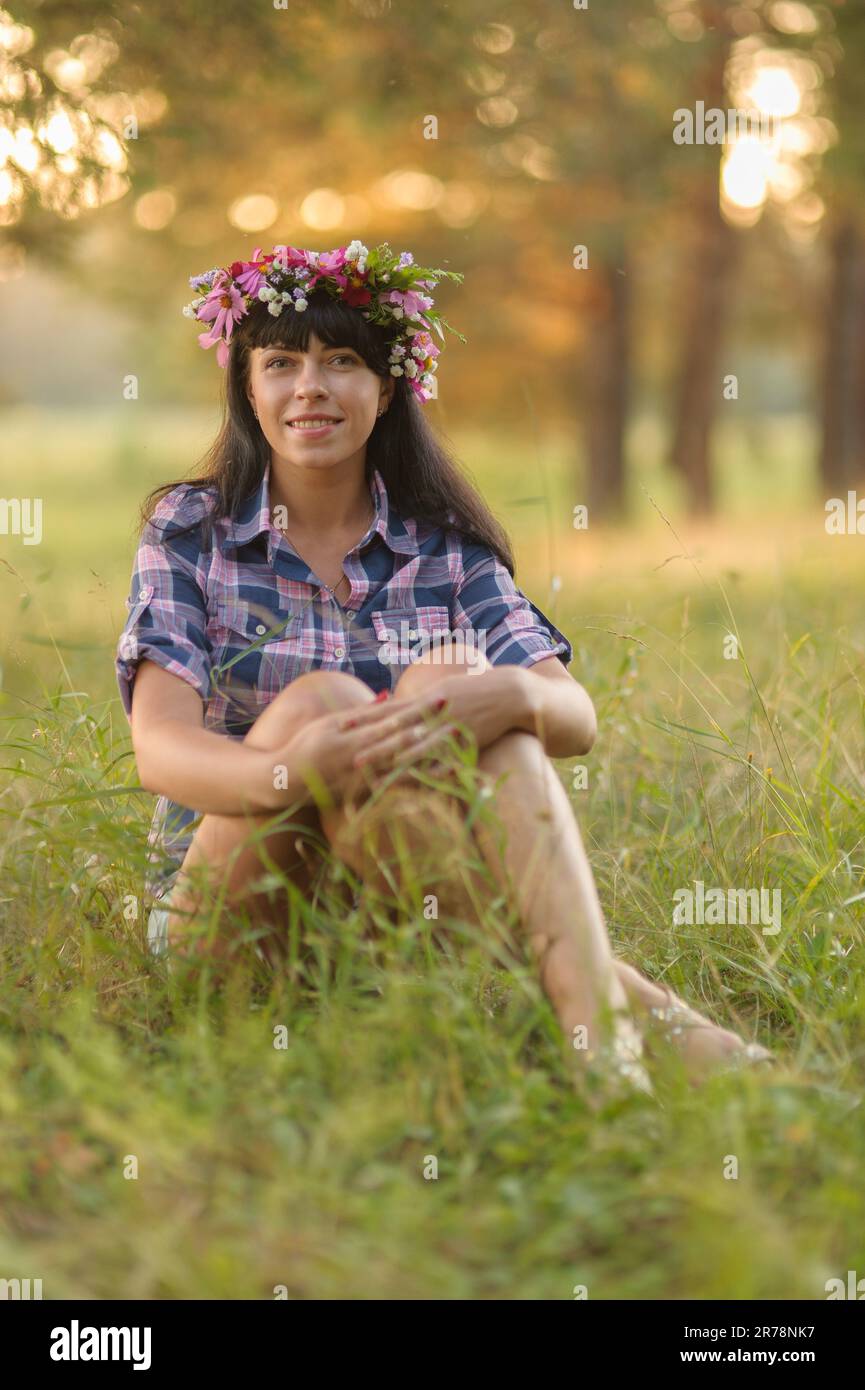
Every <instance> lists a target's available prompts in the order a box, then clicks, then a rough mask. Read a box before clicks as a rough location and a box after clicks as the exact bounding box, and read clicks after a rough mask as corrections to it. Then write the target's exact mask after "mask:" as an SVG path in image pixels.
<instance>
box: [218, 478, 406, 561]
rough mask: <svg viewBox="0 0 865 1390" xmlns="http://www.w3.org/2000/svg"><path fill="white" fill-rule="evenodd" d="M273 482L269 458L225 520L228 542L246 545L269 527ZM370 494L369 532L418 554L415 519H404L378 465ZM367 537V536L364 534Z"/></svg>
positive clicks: (395, 546)
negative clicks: (235, 510) (253, 488)
mask: <svg viewBox="0 0 865 1390" xmlns="http://www.w3.org/2000/svg"><path fill="white" fill-rule="evenodd" d="M269 483H270V462H269V461H268V462H267V464H266V465H265V468H264V476H263V478H262V480H261V482H260V484H259V486H258V488H257V489H256V491H255V492H252V493H250V494H249V496H248V497H247V498H246V499H245V500H244V502H243V503H242V504H241V507H240V510H239V512H238V514H237V516H236V517H235V518H234V519H231V518H226V519H225V520H224V521H223V526H224V528H225V532H224V534H225V541H224V544H225V545H226V546H238V545H246V544H247V543H248V542H249V541H251V540H254V539H255V537H256V536H259V535H261V534H262V532H265V533H267V532H268V531H269V530H270V507H269V505H268V487H269ZM369 490H370V497H371V499H372V501H373V502H374V504H375V517H374V519H373V520H372V521H371V522H370V528H369V531H368V532H367V536H369V535H370V534H371V533H372V532H378V534H379V535H380V536H381V538H382V540H383V541H384V543H385V545H387V546H389V548H390V549H391V550H395V551H399V552H400V553H401V554H403V555H418V554H419V553H420V552H419V549H418V543H417V527H416V525H415V523H414V522H413V521H412V520H408V521H404V520H403V518H402V517H401V516H400V515H399V514H398V513H397V512H396V511H395V510H394V508H393V506H392V505H391V503H390V501H389V499H388V495H387V488H386V487H385V485H384V478H383V477H382V476H381V473H380V472H379V470H378V469H377V468H375V469H373V475H372V481H371V483H370V489H369ZM364 539H366V537H364Z"/></svg>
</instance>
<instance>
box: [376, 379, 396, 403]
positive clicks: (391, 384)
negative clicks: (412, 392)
mask: <svg viewBox="0 0 865 1390" xmlns="http://www.w3.org/2000/svg"><path fill="white" fill-rule="evenodd" d="M395 390H396V377H395V376H389V377H388V379H387V381H386V382H385V383H384V389H383V391H382V393H381V395H380V396H379V400H378V403H379V406H383V405H390V403H391V401H392V400H393V393H394V391H395Z"/></svg>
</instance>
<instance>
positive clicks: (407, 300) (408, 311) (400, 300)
mask: <svg viewBox="0 0 865 1390" xmlns="http://www.w3.org/2000/svg"><path fill="white" fill-rule="evenodd" d="M379 297H380V298H381V299H382V300H384V301H388V300H389V301H390V303H391V304H397V305H399V307H400V308H401V309H403V310H404V311H405V316H406V318H408V319H411V318H415V317H419V318H420V321H421V323H423V324H426V326H427V327H429V324H427V322H426V319H425V318H423V316H422V315H421V314H420V310H421V309H431V308H432V303H433V301H432V300H431V299H430V297H429V295H428V294H418V292H417V290H389V291H388V292H387V294H383V295H380V296H379Z"/></svg>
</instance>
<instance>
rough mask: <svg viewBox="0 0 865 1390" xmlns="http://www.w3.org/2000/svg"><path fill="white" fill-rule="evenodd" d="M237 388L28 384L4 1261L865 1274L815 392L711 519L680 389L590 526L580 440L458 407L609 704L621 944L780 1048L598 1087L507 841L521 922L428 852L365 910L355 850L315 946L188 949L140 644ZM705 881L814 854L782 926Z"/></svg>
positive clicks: (253, 1286)
mask: <svg viewBox="0 0 865 1390" xmlns="http://www.w3.org/2000/svg"><path fill="white" fill-rule="evenodd" d="M212 423H213V422H212V418H211V417H210V416H209V415H208V413H207V412H201V413H200V415H196V414H194V413H191V412H189V411H183V412H179V411H178V412H175V413H171V412H167V411H163V412H152V413H145V412H143V411H142V413H141V414H140V415H139V414H136V415H135V416H134V417H133V415H132V414H131V413H130V412H128V411H122V410H118V411H115V412H105V414H104V416H99V415H97V414H96V413H95V412H90V411H88V412H87V413H86V414H84V413H77V412H74V411H70V412H68V413H66V414H54V415H51V416H48V415H37V414H36V413H35V412H32V411H27V410H24V409H20V410H14V411H13V410H10V411H7V412H6V420H5V422H4V439H5V441H6V442H5V447H4V457H5V461H4V464H3V471H2V474H0V493H2V495H3V496H10V495H21V494H34V493H38V494H39V495H41V496H42V497H43V498H44V539H43V542H42V544H41V545H40V546H37V547H24V546H23V545H21V544H20V543H19V542H18V541H17V540H16V538H14V537H3V538H2V539H0V617H2V631H3V645H2V655H0V659H2V680H0V688H2V697H0V728H2V730H3V733H2V741H3V750H2V752H3V756H2V771H0V1147H2V1153H3V1163H2V1165H0V1277H5V1278H14V1277H17V1278H26V1277H29V1278H31V1279H32V1278H41V1279H42V1281H43V1296H44V1297H45V1298H93V1299H101V1298H170V1299H183V1298H237V1299H253V1298H267V1299H270V1298H273V1297H274V1296H275V1295H274V1290H275V1289H276V1290H279V1291H281V1292H284V1294H285V1295H286V1296H288V1297H289V1298H298V1299H306V1298H347V1299H370V1298H394V1299H419V1298H434V1299H440V1298H443V1299H463V1298H469V1299H491V1298H506V1299H529V1300H534V1299H548V1298H549V1299H572V1298H573V1297H574V1296H575V1294H574V1290H575V1288H578V1287H581V1288H584V1289H585V1290H586V1291H587V1295H588V1298H589V1299H590V1300H591V1299H635V1298H648V1299H686V1298H697V1299H716V1298H734V1299H767V1298H779V1299H822V1298H825V1297H826V1292H825V1286H826V1281H827V1280H829V1279H831V1278H841V1279H846V1275H847V1271H848V1270H858V1271H859V1272H860V1274H861V1275H865V1235H863V1232H865V1220H863V1217H865V1191H863V1185H862V1181H861V1155H862V1153H863V1148H865V1115H863V1108H862V1106H861V1103H860V1098H861V1076H862V1064H863V1060H865V1019H863V1006H862V977H863V965H862V949H863V934H862V903H863V901H865V884H863V879H865V849H863V831H865V818H863V809H862V808H863V798H862V787H863V770H865V759H863V751H862V749H863V688H862V680H863V671H865V664H863V661H865V658H863V645H865V637H863V628H862V622H861V598H860V595H861V572H862V561H861V554H860V546H861V545H862V544H863V542H862V539H861V538H860V537H856V536H850V537H846V536H839V537H829V536H827V534H826V532H825V528H824V525H823V500H822V499H820V498H819V497H817V496H816V494H815V492H814V490H813V489H811V488H810V487H809V485H808V482H807V479H808V467H807V460H808V457H809V453H810V450H811V447H812V440H811V438H810V435H809V432H808V427H807V424H806V423H805V422H803V421H797V420H787V421H778V422H777V423H768V424H761V425H759V426H757V425H754V426H753V427H751V428H750V429H742V430H739V431H738V432H731V433H730V436H729V437H728V438H725V439H724V441H723V446H724V448H725V450H726V458H725V464H726V466H725V469H724V478H725V485H724V486H725V492H724V496H723V499H722V500H723V503H724V519H723V520H722V521H720V522H717V523H714V524H711V525H710V524H701V525H699V526H698V525H696V524H692V523H689V522H688V521H686V520H684V519H683V518H682V517H681V516H680V514H679V510H678V504H679V498H678V495H677V492H676V489H675V487H674V486H673V484H672V483H671V482H670V480H669V479H668V478H667V477H666V475H665V474H664V472H663V469H662V457H661V451H662V440H661V438H660V435H659V432H658V429H657V427H656V426H655V425H654V424H653V422H652V421H650V420H646V421H642V422H640V423H639V424H638V426H637V427H636V429H635V432H634V435H633V437H632V439H631V441H630V445H631V450H632V453H633V455H634V458H635V459H638V460H639V466H638V467H636V468H635V470H634V475H635V490H634V499H633V500H634V510H635V516H634V519H633V520H632V521H631V522H630V523H629V524H628V525H627V526H626V525H621V526H617V527H613V526H610V527H595V526H593V525H591V523H590V526H589V529H588V530H587V531H586V532H578V531H575V530H574V529H573V527H572V526H571V521H570V518H571V514H572V509H573V505H574V504H576V503H578V502H580V501H582V500H584V499H582V498H581V497H579V496H578V495H576V493H575V491H574V488H573V485H572V483H571V482H570V481H569V475H568V471H567V461H568V449H567V441H565V440H563V439H561V438H559V437H551V438H549V439H543V440H542V441H541V442H540V443H539V442H538V440H537V439H533V438H532V436H531V433H528V434H527V435H526V436H524V437H521V436H516V435H513V436H511V435H509V436H507V437H493V436H490V435H489V434H484V433H481V432H476V433H474V434H472V433H468V432H457V431H456V430H454V431H453V434H452V438H453V442H454V445H455V447H456V449H457V452H458V453H459V455H460V457H462V458H463V459H464V460H465V462H466V463H467V464H469V465H470V471H471V473H472V475H473V476H474V478H475V479H476V481H477V482H478V483H479V485H480V486H481V488H482V490H483V492H484V494H485V496H486V497H487V498H488V500H489V501H490V502H491V504H492V505H493V506H494V509H495V510H496V511H497V512H498V514H499V515H500V517H501V518H502V520H503V521H504V522H505V524H506V525H507V526H508V529H509V531H510V532H511V534H512V536H513V538H514V541H515V548H516V552H517V558H518V570H517V581H518V583H520V585H521V586H522V587H523V588H524V589H525V590H526V592H527V593H528V594H529V595H530V597H532V598H533V599H534V601H535V602H536V603H537V604H538V605H539V606H540V607H541V608H543V609H544V610H545V611H546V612H547V613H548V614H549V616H550V617H552V618H553V619H554V620H555V622H556V623H557V624H558V625H559V626H560V627H562V628H563V629H564V630H565V631H566V632H567V634H568V636H569V637H570V639H571V640H572V642H573V646H574V661H573V664H572V666H571V668H570V669H571V670H572V672H573V673H574V674H575V675H576V676H577V677H578V679H579V680H580V681H581V682H582V683H583V684H584V685H585V686H586V687H587V689H588V690H589V692H590V693H591V695H592V697H593V699H594V701H595V704H596V708H597V711H598V718H599V726H600V733H599V738H598V741H597V743H596V745H595V748H594V749H593V751H592V753H591V754H590V755H589V756H588V757H587V758H586V759H585V760H580V761H581V762H582V761H584V762H585V765H586V768H587V785H586V786H585V788H583V787H582V786H581V785H580V783H581V781H582V778H580V777H579V776H578V775H577V773H576V770H575V763H572V762H571V761H570V760H562V761H559V762H557V763H556V767H557V770H558V772H559V775H560V776H561V777H562V779H563V781H564V784H565V785H566V787H567V788H568V789H569V792H570V795H571V799H572V804H573V808H574V813H575V816H576V818H577V820H578V823H579V825H580V828H581V831H582V834H583V836H584V838H585V842H586V845H587V849H588V853H589V856H590V859H591V862H592V865H593V868H594V871H595V874H596V876H597V880H598V885H599V891H600V895H601V900H602V903H603V906H604V910H605V913H606V915H607V920H608V924H609V930H610V935H611V939H612V941H613V946H614V950H615V951H616V953H617V954H618V955H620V956H621V957H623V958H624V959H626V960H628V961H630V962H632V963H634V964H636V965H638V966H639V967H640V968H641V969H643V970H644V971H645V972H646V973H647V974H649V975H650V976H651V977H652V978H656V979H662V980H664V981H666V982H668V983H669V984H671V985H672V986H673V987H674V988H675V989H676V990H677V991H679V992H681V993H682V994H683V996H684V997H685V998H686V999H687V1000H688V1001H689V1002H691V1003H694V1004H696V1005H697V1006H698V1007H700V1008H702V1009H704V1010H705V1011H707V1012H709V1013H710V1014H711V1016H712V1017H714V1018H716V1019H717V1020H718V1021H721V1022H724V1023H726V1025H727V1026H730V1027H735V1028H737V1029H738V1030H740V1031H741V1032H743V1034H745V1035H746V1036H747V1037H749V1038H753V1039H755V1040H758V1041H760V1042H762V1043H764V1044H765V1045H767V1046H769V1047H771V1048H772V1049H773V1051H775V1052H776V1053H777V1055H778V1057H779V1059H780V1062H781V1065H780V1066H779V1068H778V1069H777V1071H776V1072H772V1071H770V1070H767V1071H759V1072H748V1073H741V1074H735V1075H727V1076H719V1077H717V1078H714V1079H712V1080H711V1081H709V1082H708V1083H707V1084H706V1085H705V1086H704V1087H702V1088H701V1089H700V1090H699V1091H695V1090H693V1089H692V1088H690V1087H689V1086H688V1085H687V1084H686V1082H685V1080H684V1078H683V1076H682V1074H681V1070H680V1068H679V1067H678V1065H677V1063H676V1060H675V1058H674V1057H673V1056H662V1057H661V1058H659V1060H658V1061H657V1062H656V1064H655V1065H654V1068H653V1076H654V1078H655V1081H656V1096H655V1097H654V1098H649V1097H646V1096H643V1095H640V1094H638V1093H634V1094H632V1095H625V1094H618V1093H616V1094H613V1093H611V1095H610V1096H609V1098H607V1099H606V1100H602V1103H601V1104H600V1105H598V1106H597V1107H590V1106H588V1105H587V1104H586V1103H585V1100H584V1098H582V1097H581V1096H580V1094H579V1093H578V1091H577V1090H576V1089H575V1088H574V1086H573V1084H572V1080H571V1075H570V1072H569V1068H568V1066H567V1058H566V1057H564V1056H563V1052H562V1046H561V1041H560V1038H559V1034H558V1027H557V1024H556V1021H555V1016H554V1014H553V1012H552V1009H551V1007H550V1005H549V1004H548V1002H547V1001H546V999H545V997H544V995H543V993H542V991H541V990H540V988H539V986H538V984H537V981H536V978H535V974H534V971H533V969H532V967H531V964H530V962H529V960H528V958H527V957H526V956H525V955H521V953H520V951H519V949H518V944H519V943H516V947H515V949H513V950H508V949H506V944H505V942H506V937H507V934H508V933H507V924H508V920H509V908H508V904H507V903H505V902H503V901H502V900H501V898H500V896H499V895H498V893H497V891H496V890H495V888H494V886H493V884H492V880H490V890H489V896H488V898H487V899H486V900H485V901H484V903H483V915H484V921H483V927H482V928H481V929H479V928H478V927H477V926H472V925H470V924H468V923H464V922H460V921H456V920H453V921H441V920H440V921H439V923H438V926H439V927H440V928H442V932H441V939H440V940H438V941H433V940H432V939H431V934H430V931H429V923H428V922H426V921H425V920H424V917H423V914H422V912H421V911H419V907H418V904H419V901H420V897H421V896H422V894H423V893H424V892H428V891H430V885H429V884H428V883H417V882H412V881H411V875H410V874H407V875H406V876H405V880H404V881H402V882H400V883H398V884H396V892H395V902H396V908H397V911H396V913H395V914H394V913H389V912H388V911H387V904H385V903H382V902H381V901H378V900H374V899H373V898H372V897H371V896H369V895H367V896H364V895H362V896H361V900H360V903H359V905H358V907H357V909H356V910H353V911H346V910H345V909H342V910H337V909H336V907H335V905H334V904H335V902H336V898H335V896H332V895H331V887H332V886H337V885H338V882H339V879H340V871H339V870H338V869H336V868H335V869H334V874H333V884H332V885H331V884H330V883H326V884H325V887H324V890H323V892H322V895H321V897H320V898H319V899H316V900H315V901H314V902H311V903H305V902H297V901H296V900H294V901H293V904H292V913H291V928H292V957H291V966H290V968H288V969H286V970H285V971H283V972H280V973H278V974H276V975H274V974H271V973H268V972H267V971H266V970H265V969H264V968H263V967H262V966H260V965H259V964H257V963H256V962H254V961H252V960H248V961H241V962H239V963H238V964H237V966H236V967H235V968H234V969H233V970H232V972H231V974H230V976H229V978H228V980H227V981H226V982H225V984H224V986H223V987H221V988H219V989H214V988H210V987H209V986H208V980H207V977H206V976H204V977H202V978H201V979H199V980H198V981H197V982H190V981H188V980H185V979H184V978H183V977H182V975H181V976H172V975H171V974H169V973H167V972H166V971H165V970H164V968H163V966H162V965H161V964H160V962H158V961H155V960H153V959H151V958H150V956H149V955H148V953H147V951H146V949H145V946H144V933H145V919H144V913H143V912H142V911H141V901H142V875H143V869H144V837H145V835H146V831H147V826H148V823H149V819H150V814H151V810H152V805H153V798H152V797H151V796H149V795H148V794H146V793H144V792H142V791H141V790H140V789H138V785H137V778H136V771H135V763H134V758H133V756H132V750H131V743H130V738H129V729H128V724H127V721H126V718H125V716H124V714H123V711H122V708H121V705H120V701H119V696H118V693H117V690H116V686H115V684H114V676H113V651H114V645H115V642H116V638H117V634H118V633H119V631H120V628H121V626H122V623H123V620H124V605H123V600H124V597H125V595H126V592H127V589H128V584H129V576H130V571H131V564H132V557H133V553H134V544H135V536H134V520H135V511H136V508H137V505H138V502H139V501H140V499H141V498H142V496H143V494H144V493H145V492H146V491H147V490H148V489H149V488H150V487H151V486H153V485H154V484H155V483H157V482H159V481H161V480H167V479H169V478H176V477H180V476H182V475H183V474H184V473H185V472H186V471H187V469H188V468H189V466H190V461H191V460H193V459H194V458H195V457H197V456H198V454H199V453H201V452H202V451H203V449H204V447H205V446H206V444H207V442H208V439H209V434H210V431H211V429H212ZM731 637H733V638H735V639H736V642H735V644H734V647H731V643H730V638H731ZM734 649H735V654H734V655H731V654H730V653H731V650H734ZM470 782H471V778H470V769H469V770H468V771H467V773H466V780H465V785H466V787H467V788H468V787H470ZM466 795H467V803H470V802H471V798H470V793H469V792H467V793H466ZM697 880H700V881H702V882H704V883H705V884H707V885H708V884H715V885H731V886H735V887H740V888H747V887H751V886H756V887H760V886H761V885H765V886H766V887H768V888H770V889H778V890H780V893H781V901H782V905H783V907H782V915H781V930H780V932H778V933H777V934H774V935H767V934H764V933H763V932H762V931H761V930H760V927H759V926H758V925H756V926H755V925H749V924H746V923H729V924H709V923H695V924H687V923H679V924H677V923H674V921H673V904H674V894H675V893H676V891H677V890H679V889H682V888H687V887H689V886H692V885H693V884H694V883H695V882H696V881H697ZM238 929H239V930H242V923H241V924H238ZM280 1029H284V1030H285V1033H284V1035H283V1036H284V1037H285V1038H286V1039H287V1045H286V1046H284V1047H281V1046H275V1045H274V1044H275V1040H276V1038H277V1037H279V1036H280V1034H279V1030H280ZM431 1156H433V1157H435V1159H436V1160H437V1169H438V1172H437V1177H436V1178H435V1179H434V1180H433V1179H430V1178H429V1177H426V1176H425V1172H427V1173H428V1172H429V1169H430V1166H431V1165H430V1157H431ZM730 1156H734V1157H735V1158H736V1160H737V1164H738V1176H737V1177H735V1178H731V1177H730V1176H729V1175H727V1176H725V1174H729V1171H730V1166H731V1165H730ZM132 1172H135V1173H136V1174H137V1175H136V1176H134V1177H132V1176H130V1173H132Z"/></svg>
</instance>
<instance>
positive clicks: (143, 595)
mask: <svg viewBox="0 0 865 1390" xmlns="http://www.w3.org/2000/svg"><path fill="white" fill-rule="evenodd" d="M152 597H153V586H152V585H149V586H147V587H146V588H144V589H142V590H141V592H140V593H139V595H138V602H139V603H143V602H144V601H145V599H149V598H152Z"/></svg>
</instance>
